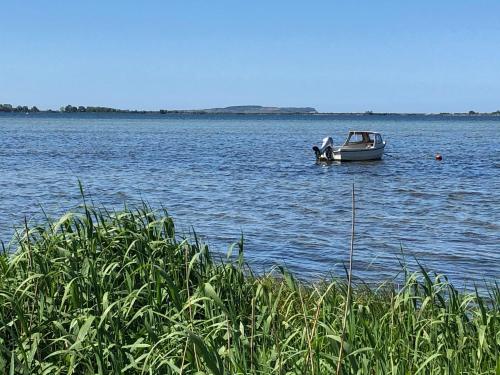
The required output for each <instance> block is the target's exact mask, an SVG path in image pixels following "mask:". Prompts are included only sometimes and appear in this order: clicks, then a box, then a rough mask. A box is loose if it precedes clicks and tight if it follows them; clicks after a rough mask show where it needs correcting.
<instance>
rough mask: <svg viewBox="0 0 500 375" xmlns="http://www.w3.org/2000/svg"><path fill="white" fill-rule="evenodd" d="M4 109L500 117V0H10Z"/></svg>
mask: <svg viewBox="0 0 500 375" xmlns="http://www.w3.org/2000/svg"><path fill="white" fill-rule="evenodd" d="M0 103H10V104H13V105H30V106H31V105H36V106H38V107H39V108H41V109H49V108H52V109H58V108H59V107H60V106H62V105H66V104H72V105H84V106H88V105H101V106H108V107H114V108H123V109H145V110H158V109H200V108H212V107H224V106H230V105H246V104H248V105H265V106H311V107H315V108H316V109H317V110H319V111H322V112H364V111H368V110H371V111H375V112H463V111H469V110H475V111H481V112H491V111H496V110H499V109H500V0H494V1H482V0H476V1H473V0H440V1H437V0H433V1H430V0H421V1H409V0H398V1H396V0H393V1H384V0H377V1H373V0H369V1H368V0H367V1H356V0H351V1H335V0H325V1H300V2H298V1H297V2H296V1H293V0H289V1H271V0H268V1H259V0H254V1H238V0H233V1H217V0H212V1H207V0H204V1H190V0H184V1H127V0H122V1H111V0H107V1H92V0H90V1H56V0H53V1H45V2H44V1H29V0H27V1H22V2H21V1H7V0H0Z"/></svg>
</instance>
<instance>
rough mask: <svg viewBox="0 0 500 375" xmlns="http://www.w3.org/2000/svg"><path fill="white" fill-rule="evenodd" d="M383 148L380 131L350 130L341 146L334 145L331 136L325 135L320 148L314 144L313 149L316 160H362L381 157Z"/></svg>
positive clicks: (383, 143) (383, 142)
mask: <svg viewBox="0 0 500 375" xmlns="http://www.w3.org/2000/svg"><path fill="white" fill-rule="evenodd" d="M384 148H385V141H383V140H382V136H381V135H380V133H376V132H371V131H357V130H351V131H349V135H348V136H347V139H346V141H345V142H344V144H343V145H342V146H335V145H334V144H333V138H332V137H326V138H324V139H323V144H322V145H321V148H320V147H318V146H314V147H313V150H314V153H315V154H316V160H317V161H364V160H379V159H382V156H383V155H384Z"/></svg>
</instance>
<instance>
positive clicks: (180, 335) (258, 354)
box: [0, 204, 500, 375]
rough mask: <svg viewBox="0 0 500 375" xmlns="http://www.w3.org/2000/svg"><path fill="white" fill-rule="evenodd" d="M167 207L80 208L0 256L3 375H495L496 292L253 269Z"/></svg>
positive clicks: (421, 278) (434, 282)
mask: <svg viewBox="0 0 500 375" xmlns="http://www.w3.org/2000/svg"><path fill="white" fill-rule="evenodd" d="M243 248H244V246H243V240H241V241H240V242H239V243H237V244H236V245H235V246H233V247H231V248H230V250H229V252H228V254H227V257H225V258H223V259H219V258H217V257H214V255H212V254H211V253H210V252H209V249H208V247H207V246H206V245H203V244H202V243H200V241H199V240H198V238H197V236H196V235H194V234H192V235H191V236H190V237H189V238H183V237H181V236H179V235H178V234H176V230H175V226H174V222H173V221H172V219H171V218H170V217H169V216H168V215H167V213H166V212H155V211H153V210H152V209H150V208H149V207H148V206H147V205H144V206H142V207H140V208H137V209H132V208H126V209H125V210H124V211H122V212H109V211H107V210H105V209H99V208H93V207H89V206H87V205H85V204H84V205H83V207H82V209H81V210H79V211H78V212H72V213H68V214H66V215H63V216H62V217H60V218H59V219H55V220H52V219H49V218H47V223H46V224H43V225H40V226H29V225H28V224H27V223H26V225H25V226H24V228H22V229H20V230H19V232H18V233H17V236H16V238H15V239H14V240H13V242H12V243H11V244H10V245H8V246H7V245H6V246H5V247H4V251H3V253H1V254H0V373H2V374H450V375H451V374H475V375H479V374H484V375H486V374H499V373H500V287H499V286H498V285H497V284H496V283H495V284H490V285H486V286H485V292H484V293H479V292H477V291H475V292H466V291H461V290H457V289H456V288H455V287H454V286H453V285H452V284H451V283H450V282H448V280H447V279H446V277H445V276H443V275H432V274H430V273H428V272H427V271H426V270H425V269H424V268H423V267H422V268H421V269H420V270H419V271H418V272H410V271H408V270H407V269H406V267H405V266H404V264H402V273H403V275H404V280H403V284H402V285H400V286H399V287H396V286H394V285H392V284H387V285H382V286H379V287H371V286H367V285H364V284H363V283H357V284H355V285H354V286H353V287H352V289H351V288H350V287H349V285H350V284H349V283H348V282H347V281H345V280H343V279H342V278H340V279H329V280H324V281H316V282H312V283H304V282H300V281H299V280H298V279H297V278H295V277H294V276H293V275H292V274H291V273H289V272H288V271H287V270H286V269H283V268H277V269H276V270H275V272H274V273H270V274H264V275H256V274H254V273H253V272H252V270H251V269H250V268H249V267H248V266H247V265H246V263H245V260H244V250H243Z"/></svg>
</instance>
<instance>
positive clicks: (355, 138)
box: [345, 132, 374, 145]
mask: <svg viewBox="0 0 500 375" xmlns="http://www.w3.org/2000/svg"><path fill="white" fill-rule="evenodd" d="M373 141H374V135H373V134H372V133H367V132H352V133H350V134H349V137H348V138H347V141H346V142H345V144H346V145H359V144H365V143H366V144H373Z"/></svg>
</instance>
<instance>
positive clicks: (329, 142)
mask: <svg viewBox="0 0 500 375" xmlns="http://www.w3.org/2000/svg"><path fill="white" fill-rule="evenodd" d="M313 150H314V154H315V155H316V159H317V160H318V159H320V158H321V157H323V158H325V159H327V160H333V138H332V137H326V138H323V144H322V145H321V148H319V147H318V146H313Z"/></svg>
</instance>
